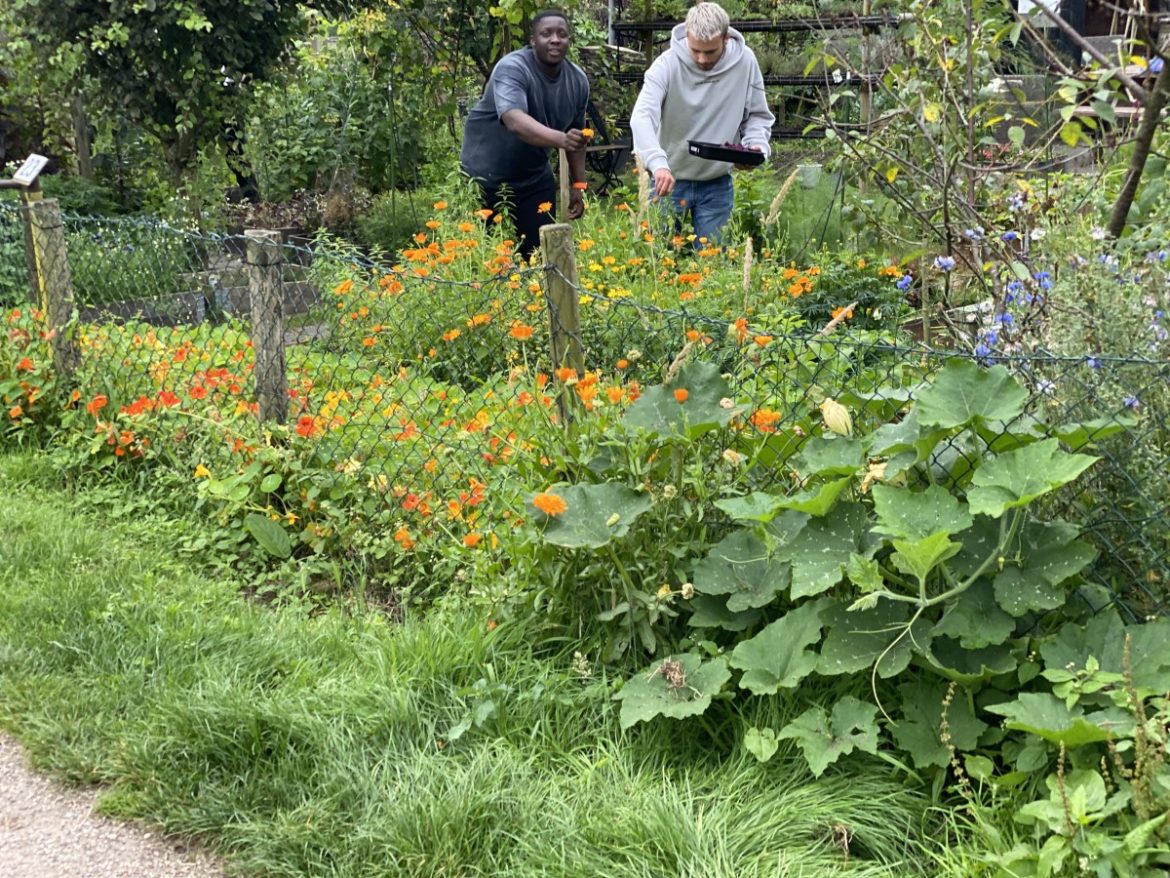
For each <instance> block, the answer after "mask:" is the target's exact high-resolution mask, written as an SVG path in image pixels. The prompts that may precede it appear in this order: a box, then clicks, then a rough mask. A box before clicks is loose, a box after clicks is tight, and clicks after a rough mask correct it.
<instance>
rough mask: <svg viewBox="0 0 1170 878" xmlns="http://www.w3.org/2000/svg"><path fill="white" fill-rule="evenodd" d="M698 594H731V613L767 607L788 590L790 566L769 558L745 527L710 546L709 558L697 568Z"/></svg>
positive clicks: (696, 583)
mask: <svg viewBox="0 0 1170 878" xmlns="http://www.w3.org/2000/svg"><path fill="white" fill-rule="evenodd" d="M694 580H695V591H697V592H699V593H700V594H706V595H729V597H728V599H727V609H728V610H729V611H731V612H732V613H737V612H740V611H742V610H750V609H753V608H755V607H764V606H767V605H768V604H770V603H772V601H773V600H775V599H776V596H777V595H778V594H780V593H781V592H783V591H786V590H787V589H788V584H789V582H790V580H791V572H790V569H789V566H788V564H787V563H786V562H784V561H779V560H777V559H776V558H774V557H770V556H769V552H768V547H767V545H766V544H765V543H764V541H763V540H762V539H760V537H758V536H757V535H756V534H755V533H754V532H753V531H750V530H748V529H746V528H741V529H740V530H737V531H733V532H732V533H730V534H728V535H727V536H726V537H724V538H723V539H722V540H720V541H719V542H718V543H717V544H716V545H714V546H712V547H711V551H710V552H708V553H707V557H705V558H703V560H701V561H700V562H699V563H698V564H696V565H695V574H694Z"/></svg>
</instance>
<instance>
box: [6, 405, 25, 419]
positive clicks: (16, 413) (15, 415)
mask: <svg viewBox="0 0 1170 878" xmlns="http://www.w3.org/2000/svg"><path fill="white" fill-rule="evenodd" d="M23 414H24V409H22V408H21V407H20V406H18V405H14V406H13V407H12V408H10V409H9V410H8V417H10V418H12V420H14V421H15V420H19V418H20V417H21V416H22V415H23Z"/></svg>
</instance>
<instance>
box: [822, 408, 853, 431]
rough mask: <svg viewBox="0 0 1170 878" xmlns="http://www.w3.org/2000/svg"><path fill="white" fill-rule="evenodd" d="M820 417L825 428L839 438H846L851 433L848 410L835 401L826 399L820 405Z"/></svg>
mask: <svg viewBox="0 0 1170 878" xmlns="http://www.w3.org/2000/svg"><path fill="white" fill-rule="evenodd" d="M821 417H823V418H824V419H825V427H826V428H827V429H829V430H832V431H833V432H834V433H836V434H838V435H839V436H848V435H849V434H850V433H852V432H853V418H851V417H850V416H849V409H847V408H845V406H843V405H841V403H839V402H837V401H836V400H835V399H826V400H825V401H824V402H822V403H821Z"/></svg>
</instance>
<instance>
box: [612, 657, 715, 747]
mask: <svg viewBox="0 0 1170 878" xmlns="http://www.w3.org/2000/svg"><path fill="white" fill-rule="evenodd" d="M729 679H731V672H730V671H729V670H727V663H726V662H725V661H724V660H723V659H722V658H716V659H712V660H711V661H709V662H704V661H703V657H702V656H700V655H698V654H696V653H687V654H685V655H681V656H678V657H671V658H665V659H662V660H661V661H657V662H655V663H654V664H653V665H651V666H650V669H649V670H648V671H646V672H645V673H641V674H638V675H637V676H634V677H631V678H630V679H629V680H627V681H626V684H625V685H624V686H623V687H622V689H621V691H620V692H618V693H617V694H616V695H614V699H615V700H617V701H620V702H621V703H622V709H621V716H620V720H621V726H622V728H623V729H628V728H630V727H631V726H633V725H636V724H637V723H640V722H648V721H649V720H652V719H653V718H654V717H656V716H669V717H672V718H674V719H682V718H683V717H688V716H697V715H698V714H700V713H702V712H703V711H705V710H706V709H707V708H708V707H709V706H710V704H711V696H713V695H715V694H716V693H717V692H719V691H720V690H722V689H723V686H724V684H725V683H726V682H727V681H728V680H729Z"/></svg>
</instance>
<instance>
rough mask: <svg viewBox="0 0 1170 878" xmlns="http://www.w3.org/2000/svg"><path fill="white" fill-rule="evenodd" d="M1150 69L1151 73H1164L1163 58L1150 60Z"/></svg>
mask: <svg viewBox="0 0 1170 878" xmlns="http://www.w3.org/2000/svg"><path fill="white" fill-rule="evenodd" d="M1148 69H1149V71H1150V73H1161V72H1162V59H1161V58H1151V59H1150V66H1149V68H1148Z"/></svg>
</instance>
